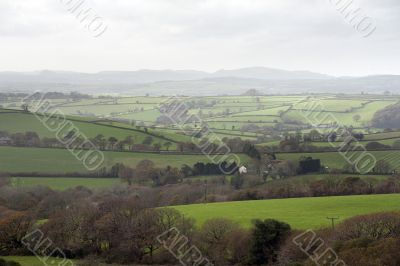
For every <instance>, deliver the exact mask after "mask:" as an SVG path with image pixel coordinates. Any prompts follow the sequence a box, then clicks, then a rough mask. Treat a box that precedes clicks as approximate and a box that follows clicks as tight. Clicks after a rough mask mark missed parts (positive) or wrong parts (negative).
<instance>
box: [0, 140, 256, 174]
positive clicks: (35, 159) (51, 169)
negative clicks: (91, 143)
mask: <svg viewBox="0 0 400 266" xmlns="http://www.w3.org/2000/svg"><path fill="white" fill-rule="evenodd" d="M103 153H104V156H105V161H104V164H103V166H104V167H107V168H109V167H111V166H113V165H114V164H116V163H123V164H125V165H128V166H131V167H134V166H136V164H137V163H138V162H140V161H141V160H144V159H148V160H152V161H153V162H154V163H155V165H156V166H157V167H165V166H167V165H170V166H176V167H180V166H182V165H183V164H188V165H190V166H192V165H194V164H195V163H197V162H205V163H207V162H210V160H209V159H208V158H207V157H206V156H205V155H166V154H154V153H135V152H110V151H107V152H103ZM239 157H240V159H241V162H242V163H246V162H248V161H249V157H248V156H246V155H239ZM0 172H10V173H33V172H37V173H48V174H56V173H72V172H87V169H86V168H85V167H84V165H83V164H82V162H81V161H79V160H78V159H76V158H75V157H74V156H73V155H72V154H71V153H70V152H69V151H68V150H65V149H47V148H17V147H0Z"/></svg>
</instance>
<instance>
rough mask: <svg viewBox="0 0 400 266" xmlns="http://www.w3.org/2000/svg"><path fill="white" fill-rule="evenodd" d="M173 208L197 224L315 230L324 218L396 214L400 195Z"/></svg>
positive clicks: (246, 202)
mask: <svg viewBox="0 0 400 266" xmlns="http://www.w3.org/2000/svg"><path fill="white" fill-rule="evenodd" d="M174 208H175V209H177V210H179V211H181V212H182V213H183V214H184V215H186V216H187V217H192V218H194V219H196V222H197V225H200V224H202V223H204V221H206V220H207V219H211V218H217V217H224V218H228V219H231V220H233V221H236V222H238V223H239V224H241V225H242V226H245V227H249V226H250V225H251V220H252V219H267V218H272V219H277V220H280V221H284V222H287V223H289V224H290V225H291V226H292V228H295V229H318V228H320V227H327V226H330V221H329V220H327V219H326V217H339V218H340V220H339V221H343V220H344V219H346V218H349V217H352V216H355V215H362V214H368V213H373V212H383V211H400V194H389V195H367V196H341V197H321V198H296V199H277V200H260V201H240V202H223V203H210V204H196V205H185V206H175V207H174Z"/></svg>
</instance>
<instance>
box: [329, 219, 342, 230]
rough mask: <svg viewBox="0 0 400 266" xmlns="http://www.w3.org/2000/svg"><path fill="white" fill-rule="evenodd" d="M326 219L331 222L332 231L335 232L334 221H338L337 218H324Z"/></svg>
mask: <svg viewBox="0 0 400 266" xmlns="http://www.w3.org/2000/svg"><path fill="white" fill-rule="evenodd" d="M326 219H328V220H331V222H332V230H335V220H339V217H326Z"/></svg>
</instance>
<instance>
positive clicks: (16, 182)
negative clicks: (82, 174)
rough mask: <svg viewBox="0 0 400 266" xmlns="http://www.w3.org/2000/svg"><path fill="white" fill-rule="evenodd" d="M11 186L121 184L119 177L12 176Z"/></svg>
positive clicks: (52, 186) (100, 185)
mask: <svg viewBox="0 0 400 266" xmlns="http://www.w3.org/2000/svg"><path fill="white" fill-rule="evenodd" d="M11 183H12V185H13V186H18V187H19V186H23V187H25V186H27V187H32V186H46V187H49V188H51V189H55V190H66V189H69V188H74V187H78V186H84V187H87V188H89V189H101V188H109V187H113V186H115V185H118V184H121V181H120V179H119V178H73V177H13V178H12V179H11Z"/></svg>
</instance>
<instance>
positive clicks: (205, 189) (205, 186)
mask: <svg viewBox="0 0 400 266" xmlns="http://www.w3.org/2000/svg"><path fill="white" fill-rule="evenodd" d="M204 203H207V180H204Z"/></svg>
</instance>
